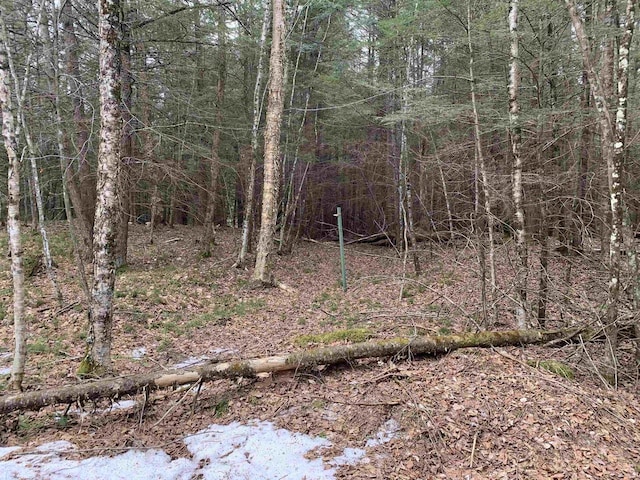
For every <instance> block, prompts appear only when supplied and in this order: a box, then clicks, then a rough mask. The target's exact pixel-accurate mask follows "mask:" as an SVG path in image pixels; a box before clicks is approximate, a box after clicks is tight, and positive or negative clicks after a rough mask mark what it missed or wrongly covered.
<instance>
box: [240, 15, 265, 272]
mask: <svg viewBox="0 0 640 480" xmlns="http://www.w3.org/2000/svg"><path fill="white" fill-rule="evenodd" d="M268 30H269V7H268V6H265V9H264V15H263V18H262V30H261V32H260V53H259V54H258V71H257V72H256V83H255V86H254V89H253V124H252V125H251V160H250V163H249V178H248V180H247V190H246V192H245V205H244V215H243V221H242V243H241V245H240V252H239V253H238V258H237V260H236V263H235V266H236V267H237V268H244V267H245V264H246V261H247V253H248V252H249V245H250V244H251V238H250V233H251V224H252V222H253V207H254V198H253V196H254V192H255V183H256V160H257V157H258V133H259V128H260V117H261V113H262V108H261V102H260V94H261V92H262V78H263V76H264V60H265V57H266V44H267V32H268Z"/></svg>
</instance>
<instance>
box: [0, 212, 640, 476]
mask: <svg viewBox="0 0 640 480" xmlns="http://www.w3.org/2000/svg"><path fill="white" fill-rule="evenodd" d="M64 232H65V228H64V226H63V225H62V224H59V225H53V226H52V232H51V233H52V235H51V236H52V248H53V255H54V260H55V261H56V263H57V265H58V267H57V273H58V278H59V283H60V286H61V288H62V290H63V295H64V298H65V304H64V305H65V306H64V307H63V308H62V309H61V308H59V307H58V305H57V303H56V300H55V297H54V295H53V294H52V292H51V291H50V290H51V288H50V285H49V283H48V281H47V278H46V275H44V273H40V274H38V273H36V274H35V275H33V276H31V277H30V278H28V280H27V291H28V295H27V318H28V322H29V329H30V333H29V358H28V363H27V371H26V377H25V388H26V389H27V390H33V389H44V388H51V387H55V386H61V385H64V384H73V383H77V382H78V380H77V378H76V375H75V372H76V370H77V368H78V365H79V363H80V360H81V359H82V357H83V354H84V349H85V344H84V335H85V334H86V327H87V319H86V312H85V309H84V307H83V306H82V303H81V302H80V300H81V299H82V292H81V290H80V288H79V286H78V285H77V281H76V279H75V277H74V276H75V267H74V265H73V257H72V255H71V247H70V242H69V240H68V238H67V236H66V234H65V233H64ZM199 236H200V232H199V229H198V227H187V226H176V228H174V229H168V228H167V229H162V230H160V231H159V232H157V236H156V238H155V242H154V244H152V245H150V244H148V241H147V240H148V237H147V230H146V229H145V227H144V226H140V225H135V226H132V231H131V238H130V244H129V248H130V254H129V265H128V266H127V267H126V268H124V269H122V271H120V272H118V276H117V281H116V303H115V316H114V338H113V359H114V369H115V372H116V373H117V374H133V373H142V372H147V371H155V370H158V369H161V368H167V369H170V368H176V367H178V366H180V365H181V364H182V365H186V364H188V363H189V362H191V363H197V362H202V361H215V360H227V359H238V358H251V357H262V356H267V355H277V354H281V353H283V352H292V351H297V350H302V349H304V348H307V347H309V346H318V345H320V346H322V345H333V344H340V343H345V342H350V341H362V340H364V339H368V338H372V339H390V338H396V337H407V336H411V335H416V334H423V333H425V332H426V333H429V334H448V333H452V332H463V331H474V330H475V328H476V324H477V323H478V321H479V320H478V319H479V318H480V313H481V310H480V308H479V307H480V291H479V290H480V284H479V280H478V274H477V271H478V268H477V260H476V256H475V251H474V249H473V245H472V244H466V245H465V244H462V243H461V244H456V245H455V246H445V245H439V244H435V243H424V244H421V245H420V248H421V255H422V261H423V262H424V265H425V266H426V268H425V272H426V273H425V274H424V275H423V276H421V277H420V278H418V279H416V278H415V277H413V276H412V275H411V271H410V267H409V263H408V262H407V264H406V271H405V263H404V262H403V259H402V258H399V257H398V256H397V255H395V252H394V251H393V250H391V249H389V248H384V247H375V246H371V245H359V244H353V245H350V246H348V247H347V265H348V281H349V289H348V290H347V292H343V291H342V289H341V286H340V270H339V258H338V249H337V245H336V244H334V243H332V242H319V243H318V242H306V241H301V242H299V243H298V244H297V245H296V247H295V248H294V251H293V253H292V254H291V255H289V256H284V257H277V258H276V264H275V268H274V274H275V276H276V278H277V279H278V280H279V281H281V282H283V283H284V284H286V285H289V286H291V287H293V288H294V289H295V291H293V292H291V291H284V290H282V289H262V290H255V289H251V288H249V283H248V279H249V275H250V272H248V271H244V270H238V269H235V268H232V264H233V262H234V260H235V250H234V249H235V247H236V245H237V244H238V242H237V241H238V237H239V232H238V231H237V230H235V229H227V228H223V229H220V231H219V232H218V235H217V245H216V247H215V251H214V254H213V256H212V257H211V258H201V257H200V256H199V255H198V249H197V246H196V243H195V239H197V238H199ZM24 240H25V259H26V265H27V271H28V270H29V269H28V267H29V265H34V264H35V259H36V258H37V257H38V252H39V246H38V243H37V235H36V234H35V233H33V234H32V233H31V232H28V231H26V233H25V234H24ZM0 243H1V244H2V248H3V251H6V234H2V236H1V237H0ZM498 249H499V251H498V253H499V254H498V258H499V265H498V268H499V274H500V276H501V278H509V275H512V273H511V272H512V270H513V263H512V262H511V261H512V260H513V259H514V255H515V253H514V252H513V248H512V245H511V244H510V242H506V243H504V244H502V245H499V246H498ZM0 262H1V263H0V272H2V273H0V294H1V297H2V307H0V308H1V310H0V311H2V313H3V316H4V319H3V321H2V325H1V326H0V342H1V343H0V348H1V349H2V351H0V362H2V364H0V368H5V367H8V366H9V362H10V357H11V352H10V348H11V347H10V346H11V345H12V330H11V327H10V326H9V322H10V318H11V310H10V304H11V301H10V300H11V283H10V282H11V278H10V273H9V262H8V260H7V259H6V258H5V257H3V258H2V259H1V260H0ZM550 263H551V266H550V280H551V282H552V286H553V287H552V288H551V292H552V299H551V301H550V305H549V308H548V310H549V317H550V318H551V319H553V320H551V321H549V325H548V327H558V328H560V327H566V326H570V325H573V324H576V323H578V322H581V323H584V322H585V319H586V318H587V317H590V316H595V315H597V314H598V312H599V309H600V308H601V306H602V305H603V302H604V299H605V298H606V279H605V277H604V274H603V273H602V269H601V268H600V265H599V263H598V259H597V257H588V256H581V257H565V256H561V255H557V256H554V257H553V259H552V262H550ZM569 267H570V268H569ZM568 271H570V272H571V276H570V277H568V276H567V272H568ZM532 281H533V280H532ZM505 283H506V282H505ZM569 290H571V292H572V294H571V297H570V298H571V301H569V300H567V299H566V298H567V297H565V295H566V294H567V293H568V292H569ZM532 291H533V287H532ZM576 299H578V301H576ZM500 319H501V325H497V326H496V328H504V329H510V328H513V324H512V321H513V313H512V311H511V310H510V306H509V304H508V301H506V300H505V303H504V305H502V308H501V316H500ZM594 320H595V318H594ZM632 347H633V346H632V344H630V343H629V342H625V343H623V344H622V345H621V353H622V355H621V358H622V359H623V368H624V370H623V371H622V372H621V377H620V378H621V384H620V387H619V388H618V389H617V390H613V389H611V388H609V387H607V386H606V385H605V384H604V383H603V382H602V381H601V380H600V379H599V377H598V376H597V374H596V373H595V372H596V369H595V367H596V366H597V361H598V359H599V358H600V357H601V352H599V351H598V349H599V348H601V345H598V344H589V345H584V344H571V345H566V346H554V347H545V346H528V347H523V348H520V347H509V348H501V349H463V350H458V351H455V352H453V353H451V354H448V355H444V356H440V357H437V358H426V357H418V358H411V357H410V356H409V358H407V356H406V355H399V356H397V357H394V358H393V359H365V360H358V361H355V362H352V363H351V364H347V365H342V366H337V367H327V368H322V367H320V368H318V369H314V370H312V371H300V372H284V373H279V374H273V375H264V376H262V377H261V378H257V379H252V378H240V379H218V380H214V381H212V382H209V383H206V384H204V385H202V387H201V389H200V390H199V391H198V392H197V395H196V388H194V387H191V388H190V387H186V388H178V389H175V390H171V389H165V390H159V391H156V392H153V393H151V394H150V395H149V397H148V398H147V399H145V396H144V394H140V395H137V396H134V397H131V398H127V399H113V400H112V401H111V402H108V401H106V400H105V401H99V402H96V403H95V404H85V405H83V406H82V407H81V408H80V406H78V405H72V406H70V408H69V411H68V412H66V413H67V414H66V415H64V414H65V407H64V406H62V407H61V406H51V407H46V408H43V409H41V410H39V411H38V412H19V413H13V414H9V415H6V416H4V418H3V419H2V423H1V424H0V429H1V431H0V445H2V446H3V447H14V446H16V447H21V448H22V450H20V452H17V451H14V452H9V451H3V452H0V455H1V454H2V453H7V455H6V456H5V457H2V459H1V461H4V462H7V461H14V460H15V459H16V458H20V456H21V455H23V454H24V452H29V451H32V450H34V449H36V448H37V447H39V446H42V445H46V444H50V442H63V441H64V442H70V443H71V444H73V445H75V446H76V448H75V449H74V450H66V449H65V453H64V458H65V460H66V461H82V460H83V459H88V458H92V457H95V456H113V457H115V458H118V456H119V455H122V454H126V453H127V452H144V451H148V450H154V451H155V450H162V451H164V452H165V453H166V455H167V457H166V458H164V461H165V462H168V463H166V465H169V464H170V463H171V460H174V461H178V460H180V459H183V460H184V461H185V462H187V461H192V460H193V459H196V458H199V459H200V460H202V461H203V462H205V463H206V461H208V460H205V459H204V457H199V456H198V453H197V452H196V451H194V449H192V448H191V444H189V445H187V443H186V440H183V439H185V437H189V436H190V435H194V434H196V433H197V432H202V431H204V430H206V429H207V428H209V426H215V425H227V426H229V425H233V426H234V427H237V428H241V427H242V426H243V425H266V424H267V423H266V422H268V425H269V427H268V428H271V430H272V431H280V430H279V429H284V430H286V431H288V432H295V434H300V435H304V436H305V438H307V437H306V436H308V438H310V439H315V440H314V441H315V442H316V443H315V444H314V445H315V447H311V448H312V450H311V452H310V453H306V454H305V456H306V458H308V459H323V461H324V467H323V468H325V469H328V470H329V469H333V470H332V471H331V475H333V478H354V479H360V478H362V479H364V478H381V479H386V478H397V479H414V478H415V479H417V478H474V479H482V478H510V479H511V478H540V479H548V478H585V479H586V478H603V479H604V478H607V479H610V478H635V477H636V476H638V471H639V469H640V462H639V461H638V459H639V458H640V428H639V427H638V422H639V421H640V401H638V378H637V377H638V371H637V369H636V367H635V365H633V363H634V362H633V361H632V358H633V348H632ZM551 361H557V362H562V364H563V365H567V366H568V367H570V369H568V370H567V371H566V372H564V375H558V370H557V369H553V370H554V372H555V373H553V372H551V371H549V370H548V369H546V368H544V367H545V366H548V365H551V364H552V363H550V362H551ZM185 362H186V363H185ZM2 371H3V375H4V374H5V373H6V370H2ZM561 373H562V372H561ZM6 377H7V375H4V376H3V378H2V380H0V388H1V389H2V390H3V393H4V391H5V389H6V385H7V384H6V380H7V378H6ZM124 400H132V401H133V403H128V404H126V405H128V406H129V408H117V407H118V405H119V404H118V403H117V402H118V401H120V402H124ZM112 405H113V406H114V407H115V408H111V406H112ZM388 422H392V423H391V424H393V425H396V427H394V428H393V435H391V436H390V437H389V438H386V439H385V441H384V442H382V441H379V442H375V441H372V439H375V438H379V436H380V435H381V433H380V432H384V426H385V425H389V423H388ZM211 428H215V427H211ZM220 428H222V427H220ZM243 435H245V434H244V433H243ZM382 435H384V434H382ZM245 436H246V435H245ZM300 438H301V439H302V437H300ZM219 441H220V442H221V443H225V442H227V443H228V445H227V447H230V448H226V449H223V450H224V452H223V453H225V452H227V451H228V452H232V451H233V450H234V448H232V447H233V445H234V443H233V441H232V440H227V439H226V438H221V439H220V440H219ZM301 441H302V440H301ZM305 441H306V440H305ZM273 442H274V441H273V440H272V438H271V437H266V438H263V439H262V443H263V444H268V443H273ZM321 444H322V445H321ZM53 445H54V446H55V445H58V446H59V445H61V444H59V443H56V444H53ZM62 445H63V446H64V445H67V444H62ZM320 446H322V448H319V447H320ZM52 448H53V447H52ZM255 448H257V447H255ZM349 449H361V450H362V451H364V453H363V454H362V455H363V456H364V457H366V458H367V459H368V461H352V462H344V463H340V462H338V463H336V461H335V459H336V458H343V457H344V455H345V452H353V451H352V450H349ZM40 454H41V453H40ZM130 454H131V455H133V453H130ZM11 455H13V456H14V457H13V460H12V459H11ZM180 461H182V460H180ZM332 461H333V463H331V462H332ZM0 465H2V464H0ZM4 465H5V466H6V465H8V464H4ZM150 465H152V464H150ZM174 465H177V464H174ZM201 467H202V465H201ZM0 468H4V467H0ZM109 468H110V467H109ZM158 468H162V467H158ZM190 472H191V473H190V474H194V473H193V472H194V471H190ZM234 472H236V473H237V472H240V470H233V469H232V470H229V471H228V472H227V473H226V474H227V475H228V477H224V476H220V477H215V476H210V477H206V476H205V478H244V477H242V476H234ZM200 474H203V475H204V473H202V472H200ZM286 474H287V473H286V472H285V475H286ZM238 475H239V474H238ZM1 476H2V474H0V477H1ZM9 478H11V477H9ZM51 478H54V477H51ZM55 478H57V477H55ZM70 478H72V477H70ZM127 478H135V477H131V476H129V477H127ZM140 478H155V477H140ZM167 478H169V477H167ZM171 478H183V477H180V476H177V474H176V476H174V477H171ZM184 478H189V477H184ZM264 478H283V477H282V472H276V473H274V476H273V477H264ZM284 478H304V477H303V476H299V477H294V476H291V477H286V476H285V477H284ZM308 478H322V477H319V476H317V475H316V476H314V475H313V473H310V472H308ZM327 478H332V477H327Z"/></svg>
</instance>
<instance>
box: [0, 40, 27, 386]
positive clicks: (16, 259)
mask: <svg viewBox="0 0 640 480" xmlns="http://www.w3.org/2000/svg"><path fill="white" fill-rule="evenodd" d="M9 76H10V72H9V62H8V57H7V52H6V50H5V45H4V42H0V107H1V108H2V137H3V139H4V147H5V149H6V151H7V157H8V159H9V169H8V179H7V181H8V197H9V198H8V201H7V205H8V212H7V230H8V231H9V251H10V252H11V275H12V277H13V330H14V339H15V343H14V345H15V347H14V348H15V350H14V353H13V365H12V367H11V379H10V380H9V385H10V386H11V388H14V389H16V390H22V381H23V379H24V367H25V364H26V360H27V324H26V321H25V318H24V271H23V269H22V242H21V240H20V161H19V160H18V143H17V139H16V134H15V132H16V131H15V124H14V116H13V105H12V102H11V88H10V82H9Z"/></svg>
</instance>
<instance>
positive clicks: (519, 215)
mask: <svg viewBox="0 0 640 480" xmlns="http://www.w3.org/2000/svg"><path fill="white" fill-rule="evenodd" d="M509 34H510V36H511V52H510V60H511V66H510V70H509V134H510V136H511V154H512V155H513V168H512V174H511V176H512V180H511V181H512V188H513V205H514V208H515V222H514V228H515V235H516V253H517V256H518V262H517V264H516V265H517V266H516V268H517V271H516V275H515V279H514V280H515V290H516V301H517V305H516V324H517V326H518V328H520V329H524V328H527V326H528V315H527V274H528V268H529V267H528V258H527V257H528V252H527V236H526V231H525V224H524V207H523V205H522V203H523V198H522V197H523V189H522V155H521V154H520V147H521V141H522V140H521V127H520V118H519V117H520V104H519V103H518V89H519V88H520V69H519V66H518V61H519V58H518V57H519V53H518V47H519V45H518V43H519V42H518V0H511V5H510V8H509Z"/></svg>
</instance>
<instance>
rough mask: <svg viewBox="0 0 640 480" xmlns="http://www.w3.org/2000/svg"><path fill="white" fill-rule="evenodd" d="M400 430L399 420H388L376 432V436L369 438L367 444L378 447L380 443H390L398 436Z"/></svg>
mask: <svg viewBox="0 0 640 480" xmlns="http://www.w3.org/2000/svg"><path fill="white" fill-rule="evenodd" d="M399 431H400V425H399V424H398V422H396V421H395V420H394V419H393V418H392V419H390V420H387V421H386V422H385V423H383V424H382V426H381V427H380V430H378V433H376V437H375V438H370V439H369V440H367V443H366V444H365V446H367V447H377V446H378V445H382V444H384V443H388V442H390V441H391V440H393V439H394V438H396V437H397V436H398V432H399Z"/></svg>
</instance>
